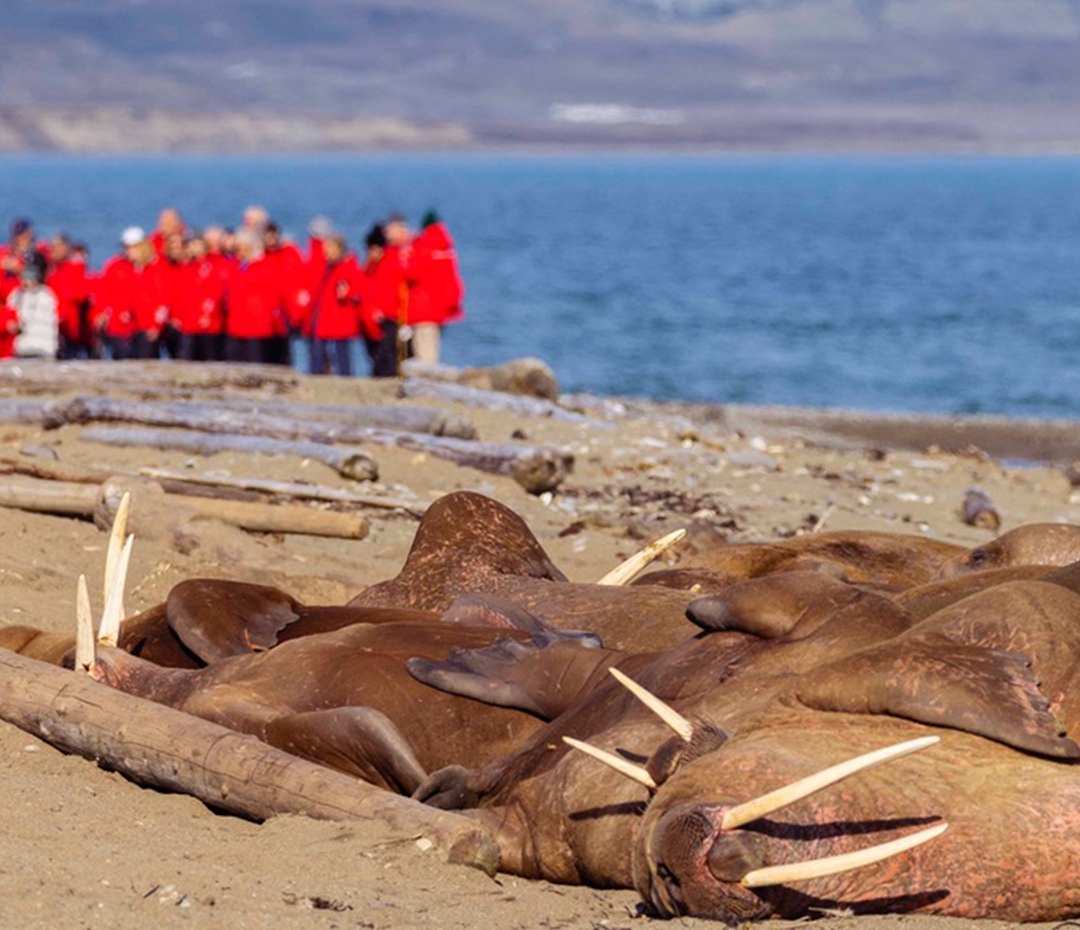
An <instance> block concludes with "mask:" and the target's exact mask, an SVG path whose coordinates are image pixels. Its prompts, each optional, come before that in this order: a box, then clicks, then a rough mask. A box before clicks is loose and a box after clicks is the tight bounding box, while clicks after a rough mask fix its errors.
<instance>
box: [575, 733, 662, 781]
mask: <svg viewBox="0 0 1080 930" xmlns="http://www.w3.org/2000/svg"><path fill="white" fill-rule="evenodd" d="M563 742H564V743H566V745H567V746H572V747H573V748H574V749H578V750H580V751H581V752H583V753H585V755H587V756H592V757H593V758H594V759H596V760H597V761H598V762H603V763H604V765H606V766H608V767H609V768H613V769H615V771H616V772H618V773H619V774H621V775H625V776H626V777H627V778H632V779H633V780H634V781H636V782H638V783H639V784H642V785H644V786H645V787H646V788H648V789H649V790H650V791H655V790H656V782H655V781H654V780H653V777H652V776H651V775H650V774H649V773H648V772H646V771H645V769H643V768H642V767H641V766H640V765H634V763H633V762H627V761H626V760H625V759H623V758H620V757H619V756H616V755H614V754H613V753H610V752H605V751H604V750H603V749H597V748H596V747H595V746H590V745H589V744H588V743H585V742H582V741H581V740H579V739H574V738H573V737H572V736H564V737H563Z"/></svg>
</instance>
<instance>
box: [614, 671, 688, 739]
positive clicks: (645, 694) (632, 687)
mask: <svg viewBox="0 0 1080 930" xmlns="http://www.w3.org/2000/svg"><path fill="white" fill-rule="evenodd" d="M608 671H609V672H611V675H612V677H613V678H614V679H615V680H616V681H617V682H618V683H619V684H621V685H622V686H623V687H624V688H626V689H627V690H628V691H629V692H630V693H631V694H632V695H634V697H636V698H637V699H638V700H639V701H641V703H642V704H644V705H645V706H646V707H647V708H649V710H651V711H652V712H653V713H654V714H656V716H657V717H659V718H660V719H661V720H663V721H664V723H666V724H667V725H668V726H669V727H671V729H673V730H674V731H675V732H676V733H677V734H678V735H679V736H681V737H682V738H683V740H684V741H685V742H687V743H689V742H690V738H691V737H692V736H693V735H694V725H693V724H692V723H691V722H690V721H689V720H687V719H686V718H685V717H684V716H683V715H682V714H680V713H679V712H678V711H677V710H675V709H674V708H673V707H669V706H668V705H667V704H665V703H664V702H663V701H661V700H660V698H658V697H657V696H656V695H655V694H653V693H652V692H651V691H648V690H646V689H645V688H643V687H642V686H641V685H639V684H638V683H637V682H636V681H634V680H633V679H632V678H630V677H629V676H627V675H625V674H624V673H623V672H620V671H619V670H618V669H617V668H614V667H612V668H609V669H608Z"/></svg>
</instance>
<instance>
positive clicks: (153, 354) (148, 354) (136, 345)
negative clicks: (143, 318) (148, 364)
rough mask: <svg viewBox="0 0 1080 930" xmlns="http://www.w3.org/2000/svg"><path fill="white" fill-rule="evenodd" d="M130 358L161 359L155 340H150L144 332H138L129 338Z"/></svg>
mask: <svg viewBox="0 0 1080 930" xmlns="http://www.w3.org/2000/svg"><path fill="white" fill-rule="evenodd" d="M131 357H132V358H161V346H160V344H159V343H158V341H157V340H156V339H151V338H150V336H149V335H147V333H145V332H138V333H136V334H135V335H134V336H132V337H131Z"/></svg>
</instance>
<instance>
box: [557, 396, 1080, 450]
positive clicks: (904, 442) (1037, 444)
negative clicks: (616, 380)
mask: <svg viewBox="0 0 1080 930" xmlns="http://www.w3.org/2000/svg"><path fill="white" fill-rule="evenodd" d="M560 402H562V403H564V404H565V405H568V406H570V407H572V408H574V409H579V408H580V409H584V410H588V409H589V408H590V407H594V406H597V405H598V406H603V405H605V404H613V403H614V404H621V405H623V406H625V407H626V408H627V409H628V410H630V411H631V412H634V411H641V412H648V413H650V414H651V415H656V414H658V413H659V414H661V415H668V416H682V417H686V418H687V419H689V420H692V421H694V422H699V423H707V424H709V425H713V426H717V427H719V428H721V429H723V430H724V431H726V432H730V433H741V434H743V435H753V434H755V433H759V432H761V433H766V434H768V435H771V436H779V437H784V438H788V439H801V440H803V441H804V442H807V443H809V444H811V445H817V446H824V447H827V448H836V449H843V450H849V451H850V450H853V449H867V450H869V449H881V450H892V451H897V450H906V451H935V452H948V453H955V454H961V455H962V454H979V453H984V454H985V455H987V456H989V457H991V458H993V459H997V460H1001V461H1007V462H1012V463H1032V464H1047V465H1059V466H1061V465H1069V464H1072V463H1074V462H1078V461H1080V420H1068V419H1041V418H1035V417H1010V416H1003V415H998V414H926V413H897V412H877V411H869V410H856V409H851V408H840V407H788V406H783V405H773V404H768V405H758V404H711V403H704V402H696V401H652V400H647V399H642V398H616V397H610V398H600V397H592V396H589V395H566V396H564V397H562V398H560Z"/></svg>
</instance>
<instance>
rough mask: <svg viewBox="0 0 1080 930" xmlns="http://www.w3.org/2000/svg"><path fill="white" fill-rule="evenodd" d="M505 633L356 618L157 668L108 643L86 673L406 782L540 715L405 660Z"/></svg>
mask: <svg viewBox="0 0 1080 930" xmlns="http://www.w3.org/2000/svg"><path fill="white" fill-rule="evenodd" d="M513 635H519V636H521V637H527V635H528V634H525V633H518V632H516V631H512V630H506V629H498V628H485V627H468V626H462V625H460V624H454V623H440V622H431V621H427V622H425V621H414V622H407V623H380V624H376V625H371V624H365V623H354V624H350V625H349V626H347V627H344V628H342V629H340V630H337V631H334V632H328V633H320V634H313V635H310V636H305V637H301V638H298V639H294V640H291V641H289V642H286V643H282V644H281V645H279V646H277V647H275V648H274V649H271V650H269V651H267V652H262V653H255V654H247V655H238V656H231V657H226V658H222V659H220V660H218V661H217V662H214V663H213V664H212V665H209V666H207V667H206V668H202V669H167V668H162V667H160V666H157V665H154V664H152V663H150V662H146V661H145V660H143V659H140V658H138V657H136V656H133V655H131V654H130V653H127V652H124V651H123V650H119V649H106V650H103V651H101V653H100V655H99V657H98V661H97V665H96V668H95V669H94V671H93V674H94V676H95V677H96V678H98V679H99V680H101V681H104V682H105V683H106V684H108V685H110V686H112V687H114V688H117V689H119V690H121V691H125V692H127V693H129V694H135V695H138V696H140V697H143V698H146V699H148V700H152V701H156V702H158V703H161V704H166V705H168V706H170V707H175V708H177V709H179V710H183V711H186V712H187V713H190V714H193V715H195V716H197V717H202V718H203V719H205V720H209V721H211V722H213V723H217V724H220V725H222V726H225V727H229V728H230V729H233V730H237V731H239V732H243V733H250V734H252V735H254V736H257V737H258V738H259V739H262V740H263V741H264V742H267V743H269V744H271V745H273V746H276V747H277V748H279V749H283V750H285V751H286V752H292V753H294V754H295V755H299V756H303V757H304V758H307V759H310V760H312V761H315V762H319V763H322V764H324V765H327V766H329V767H330V768H334V769H338V770H340V771H344V772H348V773H351V774H354V775H357V776H359V777H361V778H364V779H366V780H368V781H370V782H372V783H373V784H376V785H381V786H382V787H386V788H389V789H390V790H393V791H398V792H405V793H409V792H411V791H412V790H413V789H414V788H415V787H416V785H417V784H418V783H419V780H420V779H422V778H423V777H424V774H425V772H426V771H427V770H430V769H432V768H437V767H439V766H442V765H446V764H450V763H454V762H458V763H460V762H463V761H465V762H469V763H470V764H473V763H475V762H479V761H481V760H490V759H493V758H496V757H499V756H501V755H503V754H504V753H507V752H509V751H511V750H512V749H515V748H516V747H517V746H518V745H519V744H520V742H521V741H522V740H523V739H524V738H525V737H527V736H528V735H529V734H531V733H532V732H534V731H535V730H537V729H538V728H539V727H540V726H541V723H542V722H541V721H540V720H539V719H538V718H537V717H535V716H533V715H530V714H526V713H522V712H520V711H516V710H508V709H506V708H503V707H493V706H488V705H484V704H479V703H477V702H475V701H471V700H469V699H467V698H462V697H457V696H455V695H451V694H445V693H443V692H440V691H437V690H435V689H433V688H429V687H427V686H425V685H423V684H421V683H420V682H418V681H416V680H415V679H414V678H412V676H410V675H409V674H408V672H407V671H406V669H405V660H406V659H407V658H409V657H411V656H417V655H421V656H427V657H429V658H432V659H444V658H446V657H448V656H449V655H450V652H451V650H452V649H455V648H475V647H477V646H480V645H488V644H490V643H491V642H492V641H494V640H496V639H502V638H505V637H507V636H513Z"/></svg>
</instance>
